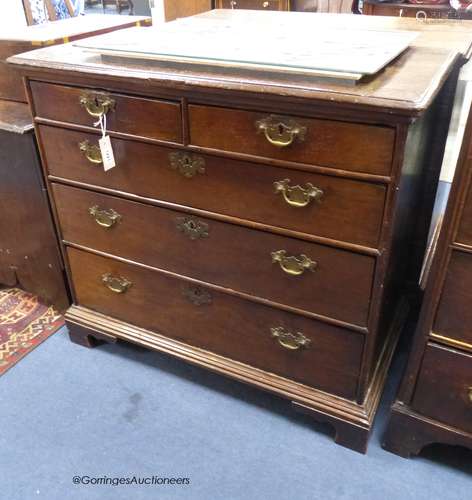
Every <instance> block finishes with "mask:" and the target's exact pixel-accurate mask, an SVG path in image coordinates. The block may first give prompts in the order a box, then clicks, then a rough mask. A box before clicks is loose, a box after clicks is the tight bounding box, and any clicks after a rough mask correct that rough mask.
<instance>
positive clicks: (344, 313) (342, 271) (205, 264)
mask: <svg viewBox="0 0 472 500" xmlns="http://www.w3.org/2000/svg"><path fill="white" fill-rule="evenodd" d="M54 194H55V200H56V204H57V208H58V213H59V218H60V223H61V230H62V235H63V238H64V239H65V240H66V241H67V242H71V243H75V244H78V245H81V246H84V247H87V248H92V249H95V250H99V251H102V252H105V253H109V254H113V255H117V256H119V257H123V258H126V259H130V260H133V261H135V262H139V263H142V264H146V265H149V266H153V267H157V268H159V269H164V270H168V271H172V272H174V273H178V274H181V275H184V276H189V277H191V278H195V279H198V280H202V281H205V282H207V283H213V284H217V285H221V286H224V287H226V288H229V289H234V290H237V291H240V292H243V293H247V294H250V295H253V296H256V297H261V298H263V299H268V300H272V301H274V302H277V303H280V304H284V305H288V306H292V307H296V308H298V309H302V310H306V311H309V312H313V313H317V314H320V315H323V316H329V317H331V318H335V319H339V320H341V321H346V322H349V323H354V324H357V325H361V326H365V325H366V323H367V315H368V308H369V303H370V293H371V288H372V281H373V273H374V264H375V259H374V258H373V257H369V256H365V255H358V254H355V253H352V252H348V251H344V250H338V249H335V248H330V247H327V246H324V245H317V244H313V243H307V242H305V241H301V240H298V239H294V238H286V237H283V236H278V235H274V234H270V233H267V232H264V231H258V230H254V229H248V228H244V227H241V226H237V225H234V224H228V223H225V222H218V221H215V220H211V219H206V218H202V217H195V216H189V215H186V214H184V213H182V212H176V211H173V210H168V209H164V208H158V207H153V206H149V205H144V204H141V203H136V202H132V201H128V200H123V199H120V198H116V197H113V196H107V195H100V194H96V193H93V192H89V191H86V190H81V189H76V188H71V187H66V186H62V185H60V184H56V185H54ZM100 224H101V225H100ZM103 225H105V226H109V227H104V226H103Z"/></svg>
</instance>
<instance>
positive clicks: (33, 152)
mask: <svg viewBox="0 0 472 500" xmlns="http://www.w3.org/2000/svg"><path fill="white" fill-rule="evenodd" d="M149 24H150V19H149V18H146V17H129V16H108V15H87V16H80V17H76V18H72V19H67V20H64V21H57V22H52V23H49V24H47V25H40V26H30V27H22V28H18V27H16V28H15V29H11V30H9V29H8V28H6V27H2V32H1V33H0V286H2V285H3V286H18V287H21V288H23V289H25V290H27V291H29V292H31V293H34V294H36V295H38V296H39V297H40V299H42V300H43V301H46V302H48V303H51V304H54V305H55V306H56V307H57V308H58V309H61V310H65V309H66V308H67V306H68V305H69V304H70V299H69V296H68V292H67V290H66V282H65V276H64V272H63V267H64V266H63V262H62V258H61V255H60V251H59V246H58V240H57V236H56V234H55V229H54V223H53V220H52V216H51V211H50V207H49V202H48V197H47V192H46V188H45V184H44V180H43V174H42V171H41V167H40V161H39V152H38V150H37V142H36V138H35V134H34V129H33V119H32V117H31V112H30V109H29V107H28V105H27V104H26V101H27V98H26V93H25V88H24V85H23V81H22V78H21V76H20V74H19V73H18V72H17V71H16V69H15V68H13V67H12V66H9V65H7V63H6V58H7V57H9V56H11V55H14V54H18V53H20V52H27V51H31V50H33V49H35V48H40V47H44V46H50V45H57V44H64V43H67V42H69V41H71V40H77V39H79V38H84V37H87V36H90V35H94V34H101V33H106V32H109V31H114V30H117V29H121V28H126V27H129V26H135V25H149ZM164 125H168V123H167V122H166V123H165V124H164ZM175 128H177V129H179V125H178V124H177V125H176V127H175Z"/></svg>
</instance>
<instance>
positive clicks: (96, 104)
mask: <svg viewBox="0 0 472 500" xmlns="http://www.w3.org/2000/svg"><path fill="white" fill-rule="evenodd" d="M79 102H80V105H81V106H82V107H83V108H85V110H86V111H87V113H88V114H89V115H90V116H93V117H94V118H101V117H102V116H104V115H106V114H107V113H108V112H109V111H112V110H114V109H115V100H114V99H112V98H111V97H110V96H109V95H108V94H105V93H98V92H93V93H90V94H83V95H81V96H80V99H79Z"/></svg>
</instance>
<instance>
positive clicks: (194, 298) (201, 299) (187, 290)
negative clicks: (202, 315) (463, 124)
mask: <svg viewBox="0 0 472 500" xmlns="http://www.w3.org/2000/svg"><path fill="white" fill-rule="evenodd" d="M182 295H183V296H184V297H185V298H186V299H187V300H188V301H189V302H191V303H192V304H194V305H195V306H206V305H210V304H211V303H212V301H213V299H212V296H211V294H210V292H209V291H208V290H206V289H205V288H202V287H201V286H198V285H197V286H191V285H189V286H185V287H184V288H183V289H182Z"/></svg>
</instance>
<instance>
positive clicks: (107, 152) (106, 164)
mask: <svg viewBox="0 0 472 500" xmlns="http://www.w3.org/2000/svg"><path fill="white" fill-rule="evenodd" d="M94 125H95V127H98V126H99V127H100V130H101V131H102V138H101V139H100V140H99V141H98V145H99V146H100V153H101V154H102V162H103V169H104V170H105V172H107V171H108V170H111V169H112V168H113V167H116V163H115V155H114V154H113V146H112V145H111V138H110V136H109V135H107V115H102V116H100V119H99V120H98V122H96V123H94Z"/></svg>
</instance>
